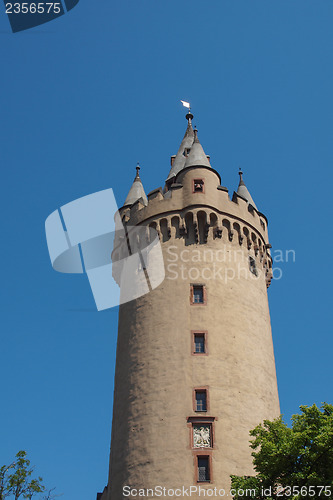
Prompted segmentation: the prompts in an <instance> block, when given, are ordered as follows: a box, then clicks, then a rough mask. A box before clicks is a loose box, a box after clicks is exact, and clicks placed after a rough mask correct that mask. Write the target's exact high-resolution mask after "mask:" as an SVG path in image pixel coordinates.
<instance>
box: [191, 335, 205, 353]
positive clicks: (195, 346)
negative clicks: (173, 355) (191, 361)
mask: <svg viewBox="0 0 333 500" xmlns="http://www.w3.org/2000/svg"><path fill="white" fill-rule="evenodd" d="M191 354H192V355H194V356H207V354H208V332H207V331H206V330H192V331H191Z"/></svg>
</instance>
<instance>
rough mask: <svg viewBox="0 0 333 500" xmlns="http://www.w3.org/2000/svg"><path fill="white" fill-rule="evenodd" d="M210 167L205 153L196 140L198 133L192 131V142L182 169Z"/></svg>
mask: <svg viewBox="0 0 333 500" xmlns="http://www.w3.org/2000/svg"><path fill="white" fill-rule="evenodd" d="M199 166H200V167H210V166H211V165H210V163H209V160H208V158H207V155H206V153H205V152H204V150H203V147H202V146H201V144H200V142H199V139H198V131H197V130H196V129H195V130H194V141H193V146H192V148H191V151H190V154H189V155H188V157H187V158H186V161H185V165H184V168H187V167H199Z"/></svg>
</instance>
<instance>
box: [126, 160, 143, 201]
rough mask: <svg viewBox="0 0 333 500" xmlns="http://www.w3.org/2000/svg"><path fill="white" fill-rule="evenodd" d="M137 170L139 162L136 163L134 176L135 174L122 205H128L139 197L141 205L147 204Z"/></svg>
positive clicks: (138, 169)
mask: <svg viewBox="0 0 333 500" xmlns="http://www.w3.org/2000/svg"><path fill="white" fill-rule="evenodd" d="M139 171H140V166H139V164H137V167H136V176H135V179H134V182H133V184H132V187H131V189H130V190H129V193H128V195H127V198H126V200H125V203H124V205H123V206H124V207H129V206H131V205H133V204H134V203H135V202H136V201H138V200H140V199H142V201H143V205H145V206H147V204H148V200H147V196H146V193H145V190H144V188H143V185H142V182H141V179H140V174H139Z"/></svg>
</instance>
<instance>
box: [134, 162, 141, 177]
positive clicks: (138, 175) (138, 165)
mask: <svg viewBox="0 0 333 500" xmlns="http://www.w3.org/2000/svg"><path fill="white" fill-rule="evenodd" d="M135 168H136V178H138V177H140V174H139V170H140V164H139V162H137V164H136V167H135Z"/></svg>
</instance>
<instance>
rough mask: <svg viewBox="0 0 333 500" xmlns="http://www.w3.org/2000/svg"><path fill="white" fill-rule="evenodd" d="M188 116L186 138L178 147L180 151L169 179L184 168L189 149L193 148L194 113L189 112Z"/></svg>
mask: <svg viewBox="0 0 333 500" xmlns="http://www.w3.org/2000/svg"><path fill="white" fill-rule="evenodd" d="M186 118H187V120H188V125H187V129H186V132H185V135H184V138H183V140H182V142H181V145H180V147H179V149H178V153H177V154H176V157H175V159H174V161H173V164H172V167H171V169H170V172H169V175H168V178H167V181H168V180H170V179H172V178H173V177H175V176H176V175H177V174H178V172H180V171H181V170H183V168H184V167H185V162H186V155H187V151H188V150H189V149H191V147H192V144H193V141H194V130H193V128H192V118H193V115H191V114H190V113H189V114H187V115H186Z"/></svg>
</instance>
